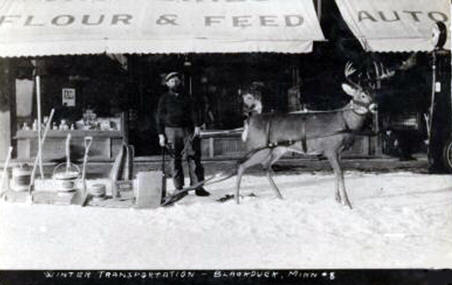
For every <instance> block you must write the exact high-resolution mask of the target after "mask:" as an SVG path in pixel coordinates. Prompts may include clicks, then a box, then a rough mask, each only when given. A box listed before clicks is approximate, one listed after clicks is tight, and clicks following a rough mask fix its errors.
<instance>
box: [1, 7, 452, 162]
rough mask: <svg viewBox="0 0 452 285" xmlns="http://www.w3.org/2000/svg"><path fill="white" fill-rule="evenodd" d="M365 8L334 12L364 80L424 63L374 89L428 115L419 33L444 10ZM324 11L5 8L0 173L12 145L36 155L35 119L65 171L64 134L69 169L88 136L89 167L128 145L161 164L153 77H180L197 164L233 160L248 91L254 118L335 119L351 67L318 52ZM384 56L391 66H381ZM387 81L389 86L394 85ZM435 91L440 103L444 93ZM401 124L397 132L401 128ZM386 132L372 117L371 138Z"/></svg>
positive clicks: (373, 145) (375, 145) (425, 40)
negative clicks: (328, 112)
mask: <svg viewBox="0 0 452 285" xmlns="http://www.w3.org/2000/svg"><path fill="white" fill-rule="evenodd" d="M25 2H26V3H25ZM318 2H319V1H318ZM368 2H369V1H346V0H341V1H339V0H338V1H336V3H337V7H338V8H339V12H340V15H342V17H343V18H344V20H345V22H346V23H347V25H348V28H349V29H350V30H351V31H352V33H353V34H354V36H355V37H356V38H357V39H358V41H359V42H360V43H361V45H362V48H363V49H364V50H365V51H366V52H368V53H367V54H366V55H365V57H366V58H370V59H372V60H370V61H369V63H370V64H369V66H370V67H373V66H374V62H381V63H385V64H387V65H388V66H391V65H392V66H397V65H398V63H400V64H402V63H403V62H405V61H407V60H408V59H410V58H411V57H410V56H411V52H424V53H422V54H420V53H417V56H416V57H417V63H418V64H417V67H423V68H424V69H422V68H421V69H419V70H418V71H416V73H417V74H418V75H420V77H422V78H421V79H422V80H423V81H425V82H426V83H425V84H424V83H422V84H419V82H423V81H422V80H413V78H415V77H416V76H412V75H409V76H406V77H407V80H406V82H405V83H400V84H399V85H398V87H397V88H394V85H393V84H392V83H391V81H390V80H387V81H384V82H383V81H382V82H377V83H379V84H378V87H380V89H381V90H382V92H383V91H384V92H386V90H385V89H384V88H385V87H387V88H388V90H390V92H394V90H396V91H397V92H398V91H399V90H401V89H406V90H411V91H409V92H415V91H416V92H418V93H422V94H423V95H422V96H416V97H419V98H427V100H426V101H429V99H430V93H431V92H429V89H430V87H428V86H427V85H429V82H431V72H429V68H430V66H431V64H430V63H429V54H430V53H428V52H429V51H431V50H433V45H432V44H431V32H430V31H431V26H432V23H435V21H445V22H448V21H449V16H450V13H449V11H448V9H445V7H446V6H445V5H444V3H443V2H444V1H440V0H438V1H433V2H432V3H433V4H432V5H430V4H429V5H427V4H426V1H420V2H419V3H418V4H416V7H415V8H416V9H414V8H413V7H411V8H410V9H411V10H410V9H408V8H407V6H406V5H413V4H412V3H411V2H410V1H398V2H397V7H395V8H397V9H395V8H394V9H395V10H394V9H392V8H391V7H392V6H390V5H389V4H390V2H391V3H393V2H394V1H379V2H378V5H376V4H375V3H374V2H372V3H373V4H372V3H368ZM408 2H410V3H409V4H408ZM446 2H447V1H446ZM316 3H317V2H316ZM429 3H430V2H429ZM81 4H83V5H81ZM374 4H375V5H374ZM404 5H405V6H404ZM330 6H331V3H329V4H328V3H324V6H323V8H322V9H321V10H317V11H316V10H315V8H314V1H297V0H289V1H277V0H264V1H256V0H248V1H164V0H153V1H144V0H143V1H138V2H136V3H135V4H134V5H130V4H129V3H127V1H122V0H107V1H92V2H86V1H82V0H80V1H39V2H31V1H23V2H14V1H7V2H5V4H4V5H3V6H1V7H0V20H1V24H0V35H1V39H0V56H1V57H3V59H2V61H3V63H4V68H3V69H2V70H3V72H4V73H5V74H6V75H7V76H3V77H2V78H3V79H5V78H7V79H8V80H7V82H6V83H5V84H3V85H2V86H3V87H2V88H3V89H2V91H3V94H4V95H3V97H5V98H8V101H7V102H6V101H5V102H6V104H5V106H7V107H5V106H4V107H3V108H4V109H5V110H2V112H1V116H2V120H1V122H0V124H2V126H1V128H0V129H2V131H3V132H4V133H5V135H4V136H3V135H2V138H1V143H0V159H4V156H5V153H6V149H7V147H8V146H9V145H11V144H12V145H13V146H14V147H15V149H16V150H15V151H16V153H15V156H16V158H18V159H19V160H22V159H23V160H29V159H30V158H32V157H34V156H35V155H36V153H37V148H36V145H37V143H36V142H37V137H38V135H37V131H36V129H37V128H36V123H35V119H36V118H37V117H38V111H37V109H38V105H40V109H41V110H40V111H41V112H40V113H41V117H42V120H43V121H44V120H45V117H46V116H48V114H49V113H50V110H51V109H55V117H54V120H53V124H52V127H51V130H50V131H49V133H48V135H49V138H48V140H47V143H46V144H45V145H44V150H43V151H44V159H47V160H58V159H59V158H62V157H64V139H65V137H66V136H67V134H68V133H71V134H72V135H73V141H72V144H73V146H72V147H73V149H74V155H75V156H77V155H81V153H82V150H83V146H82V138H83V137H85V136H87V135H91V136H94V137H95V140H94V141H95V144H94V147H93V152H94V153H93V154H94V155H93V158H94V159H95V160H101V161H103V160H107V161H109V160H111V159H112V158H113V157H114V156H115V155H116V153H117V152H118V150H119V148H120V145H121V144H122V142H123V141H126V142H127V143H130V144H133V145H134V146H135V150H136V154H137V155H138V156H150V155H156V154H159V153H160V148H159V146H158V142H157V132H156V120H155V119H156V118H155V110H156V108H157V102H158V99H159V97H160V95H161V94H162V93H163V92H164V87H163V85H162V77H163V76H164V75H165V74H166V73H168V72H171V71H175V70H177V71H180V72H182V73H183V74H184V77H185V80H184V81H185V82H184V83H185V87H186V88H187V89H188V91H189V93H190V95H191V96H192V97H194V98H195V99H196V100H197V101H198V102H199V109H200V113H201V114H202V115H203V118H204V121H205V132H204V135H203V138H204V139H203V146H202V148H203V152H204V157H211V158H215V157H230V156H235V157H236V156H238V155H240V153H241V152H242V147H243V146H242V143H241V142H240V139H239V136H240V135H239V134H238V133H236V132H234V131H233V130H235V129H237V128H240V127H242V125H243V118H242V98H241V96H240V94H241V90H243V88H245V87H247V86H249V85H252V84H256V85H258V86H260V88H261V90H262V94H263V105H264V110H265V111H266V112H291V111H300V110H303V109H309V110H325V109H335V108H339V107H341V106H343V105H344V104H345V103H346V102H345V101H344V99H346V96H342V97H341V96H340V95H339V94H340V93H342V92H341V91H340V84H341V83H342V82H343V80H344V79H343V68H344V65H345V63H346V61H347V60H348V59H349V58H348V57H349V56H348V54H341V53H336V54H333V55H332V54H331V53H332V51H334V50H335V49H337V47H336V46H335V45H336V43H337V42H336V41H333V40H331V43H329V42H326V41H325V40H324V35H323V32H322V30H321V28H320V23H319V14H320V12H321V11H323V15H325V16H327V17H328V14H334V13H335V12H336V11H333V10H328V7H330ZM418 6H419V7H418ZM447 7H448V6H447ZM412 10H413V11H412ZM414 10H416V11H418V12H416V11H414ZM243 11H246V13H244V12H243ZM410 11H411V12H410ZM339 12H337V13H338V14H339ZM333 18H334V17H333ZM341 20H342V19H341ZM331 24H334V22H327V25H325V23H323V26H324V28H325V27H326V28H329V26H330V25H331ZM333 34H334V32H333V33H331V32H330V33H329V36H331V35H333ZM329 40H330V39H329ZM314 42H315V43H316V44H315V47H316V48H314ZM445 46H448V45H447V44H446V45H445ZM325 47H326V48H325ZM394 51H395V52H402V53H387V52H394ZM346 52H347V51H346ZM449 54H450V53H449V52H448V51H446V55H447V56H450V55H449ZM342 57H343V58H342ZM440 57H441V56H440ZM373 59H378V61H373ZM446 60H447V59H444V60H443V59H441V60H440V61H441V62H444V61H446ZM421 62H423V63H422V64H420V63H421ZM19 63H20V64H19ZM443 66H446V65H444V64H443ZM8 68H9V69H8ZM445 68H446V70H447V66H446V67H445ZM6 71H8V72H7V73H6ZM411 71H412V70H410V72H411ZM446 73H447V72H446ZM446 73H445V74H446ZM18 74H20V76H19V75H18ZM426 74H427V75H429V76H430V77H428V76H427V77H426ZM449 74H450V72H449ZM444 76H446V75H444ZM37 77H39V79H40V80H39V84H37V82H38V81H37V80H36V79H37ZM394 78H400V77H398V73H397V75H396V76H394ZM444 78H446V77H444ZM391 80H392V79H391ZM446 81H447V80H446ZM449 81H450V80H449ZM407 82H408V83H407ZM409 82H415V84H410V83H409ZM417 84H419V85H417ZM447 84H450V82H449V83H447V82H444V83H443V85H442V86H443V88H442V89H441V90H442V91H444V92H448V91H445V90H449V89H450V88H448V87H447V86H449V85H447ZM408 85H410V86H409V87H410V88H407V87H408ZM430 85H431V84H430ZM426 86H427V87H426ZM419 87H422V88H419ZM424 87H426V88H424ZM38 89H39V92H40V93H41V96H40V98H41V99H40V100H39V102H38V101H37V99H36V98H37V91H38ZM424 89H425V90H424ZM413 90H414V91H413ZM421 90H424V91H421ZM397 92H395V93H397ZM409 92H408V91H407V92H401V93H409ZM380 93H381V92H380ZM424 93H425V94H424ZM427 93H428V94H427ZM5 94H6V95H5ZM447 94H450V92H449V93H447ZM398 97H399V98H407V96H406V94H405V95H404V96H398ZM412 97H415V96H412ZM446 97H447V96H446ZM400 101H401V102H406V100H404V99H401V100H400ZM418 101H419V102H421V101H423V99H420V100H418ZM424 101H425V100H424ZM38 103H39V104H38ZM391 104H392V105H394V106H395V105H399V103H397V104H394V102H392V103H390V104H389V105H391ZM417 104H418V103H414V104H411V105H417ZM419 104H420V105H422V104H423V105H425V103H419ZM410 108H411V107H410ZM383 109H384V108H383ZM410 110H411V109H410ZM413 110H414V114H415V117H416V123H415V124H414V125H415V126H416V127H418V126H421V125H425V124H423V123H422V120H423V114H422V113H419V112H418V110H417V107H414V108H413ZM413 110H411V111H413ZM399 111H400V110H398V109H395V110H392V111H391V112H393V113H400V112H399ZM411 111H410V112H408V117H406V118H405V119H404V118H402V119H401V122H402V124H405V123H407V122H408V124H412V122H413V116H412V114H413V112H411ZM419 114H421V116H419ZM419 118H420V119H419ZM387 120H388V116H385V114H384V113H381V114H379V116H377V117H375V120H374V121H375V122H378V123H377V124H376V125H375V126H374V127H375V129H376V130H378V129H379V128H384V127H385V126H384V124H385V123H384V122H386V121H387ZM419 121H420V122H421V123H419ZM412 125H413V124H412ZM383 145H384V141H383V139H382V138H381V137H380V138H379V140H377V139H374V138H372V137H369V136H361V137H359V139H358V142H357V143H356V144H355V146H354V149H352V150H351V151H349V154H353V155H359V156H368V155H374V154H378V153H379V151H380V150H381V148H382V146H383Z"/></svg>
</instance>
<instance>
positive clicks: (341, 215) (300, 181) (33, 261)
mask: <svg viewBox="0 0 452 285" xmlns="http://www.w3.org/2000/svg"><path fill="white" fill-rule="evenodd" d="M275 181H276V183H277V185H278V186H279V187H280V189H281V192H282V193H283V195H284V197H285V199H284V200H278V199H276V198H275V196H274V193H273V191H272V190H271V188H270V186H269V184H268V181H267V179H266V177H265V176H262V175H253V174H252V173H251V174H248V175H245V176H244V179H243V183H242V194H243V196H244V197H243V199H242V203H241V204H240V205H236V204H235V202H234V200H233V199H230V200H227V201H225V202H218V201H216V200H217V199H219V198H221V197H224V196H225V195H226V194H233V193H234V183H235V179H231V180H227V181H224V182H221V183H219V184H215V185H211V186H210V187H208V190H209V191H211V192H212V194H213V195H211V197H207V198H204V197H197V196H194V194H190V195H189V196H187V197H186V198H185V199H184V200H182V201H180V202H179V203H178V204H177V205H175V206H173V207H168V208H159V209H156V210H136V209H112V208H94V207H85V208H81V207H79V206H55V205H27V204H23V203H6V202H2V203H0V268H1V269H25V268H26V269H43V268H47V269H49V268H51V269H74V268H76V269H143V268H146V269H170V268H171V269H215V268H222V269H245V268H256V269H264V268H275V269H277V268H279V269H283V268H390V267H397V268H420V267H421V268H444V267H447V268H451V267H452V178H451V176H449V175H428V174H419V173H412V172H394V173H365V172H360V171H347V172H346V175H345V182H346V185H347V187H348V191H349V197H350V199H351V201H352V203H353V205H354V209H353V210H349V209H347V208H345V207H342V206H340V205H338V204H337V203H336V202H335V201H334V176H333V174H332V173H330V172H315V173H314V172H312V173H311V172H305V173H296V174H295V173H293V172H287V171H286V172H282V173H278V174H277V175H276V176H275ZM169 184H171V183H169ZM252 194H254V195H252Z"/></svg>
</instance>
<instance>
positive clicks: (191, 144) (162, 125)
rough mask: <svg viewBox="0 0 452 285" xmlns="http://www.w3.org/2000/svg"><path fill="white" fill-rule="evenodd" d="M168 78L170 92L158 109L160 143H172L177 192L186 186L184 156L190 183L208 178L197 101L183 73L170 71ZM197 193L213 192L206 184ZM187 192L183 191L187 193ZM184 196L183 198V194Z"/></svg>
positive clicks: (163, 98) (163, 144) (165, 79)
mask: <svg viewBox="0 0 452 285" xmlns="http://www.w3.org/2000/svg"><path fill="white" fill-rule="evenodd" d="M164 82H165V84H166V86H167V87H168V92H166V93H164V94H163V95H162V96H161V97H160V100H159V104H158V109H157V120H158V122H157V126H158V134H159V135H158V136H159V144H160V146H161V147H168V148H169V150H170V152H171V156H172V158H171V171H172V177H173V183H174V187H175V188H176V192H175V193H174V194H175V195H178V192H180V191H181V190H182V188H183V187H184V173H183V168H182V158H184V159H186V160H187V164H188V171H189V176H190V185H196V184H198V183H199V182H201V181H203V180H204V168H203V166H202V164H201V143H200V138H199V134H200V130H201V129H200V125H201V124H202V122H201V119H200V117H199V114H198V112H197V111H196V109H195V106H194V102H193V100H192V99H191V98H190V96H189V95H188V94H186V93H185V92H184V90H183V87H182V80H181V75H180V74H179V73H178V72H170V73H168V74H167V75H166V76H165V78H164ZM195 193H196V195H197V196H209V195H210V193H209V192H207V191H206V190H205V189H204V188H203V187H201V186H200V187H199V188H197V189H196V190H195ZM186 194H187V192H183V193H180V194H179V195H180V196H182V197H183V196H185V195H186ZM182 197H180V198H182Z"/></svg>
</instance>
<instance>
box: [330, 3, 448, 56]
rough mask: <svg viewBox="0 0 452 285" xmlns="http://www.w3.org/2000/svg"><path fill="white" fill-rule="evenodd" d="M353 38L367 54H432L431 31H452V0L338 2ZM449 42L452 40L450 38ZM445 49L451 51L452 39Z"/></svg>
mask: <svg viewBox="0 0 452 285" xmlns="http://www.w3.org/2000/svg"><path fill="white" fill-rule="evenodd" d="M336 3H337V5H338V7H339V10H340V12H341V14H342V16H343V18H344V20H345V22H346V23H347V24H348V26H349V27H350V30H351V31H352V32H353V34H354V35H355V36H356V37H357V38H358V39H359V41H360V42H361V44H362V46H363V47H364V49H365V50H367V51H371V52H372V51H373V52H410V51H431V50H433V47H434V46H433V42H432V27H433V25H435V23H436V22H437V21H441V22H446V27H448V28H449V27H450V1H449V0H395V1H394V0H336ZM448 38H449V36H448ZM445 48H447V49H450V42H449V39H448V40H447V42H446V44H445Z"/></svg>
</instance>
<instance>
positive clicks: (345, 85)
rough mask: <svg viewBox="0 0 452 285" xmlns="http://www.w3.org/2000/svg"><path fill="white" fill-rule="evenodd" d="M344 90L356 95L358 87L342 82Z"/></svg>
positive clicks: (350, 94)
mask: <svg viewBox="0 0 452 285" xmlns="http://www.w3.org/2000/svg"><path fill="white" fill-rule="evenodd" d="M342 90H344V92H345V93H347V95H349V96H354V95H355V93H356V89H355V88H353V87H351V86H350V85H348V84H347V83H342Z"/></svg>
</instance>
